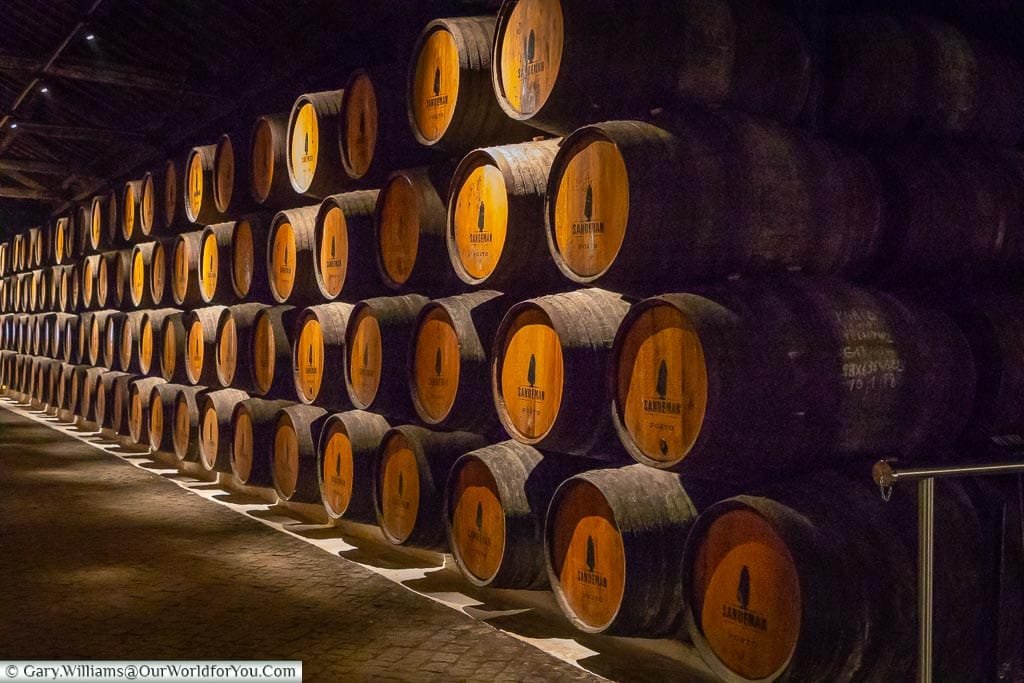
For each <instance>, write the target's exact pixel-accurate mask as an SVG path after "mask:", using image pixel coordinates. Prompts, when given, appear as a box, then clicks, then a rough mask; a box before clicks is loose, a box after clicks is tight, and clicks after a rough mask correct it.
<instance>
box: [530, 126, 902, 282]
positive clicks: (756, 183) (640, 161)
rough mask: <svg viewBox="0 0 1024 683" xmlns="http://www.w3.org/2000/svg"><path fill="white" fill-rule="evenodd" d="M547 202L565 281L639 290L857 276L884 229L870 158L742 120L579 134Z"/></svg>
mask: <svg viewBox="0 0 1024 683" xmlns="http://www.w3.org/2000/svg"><path fill="white" fill-rule="evenodd" d="M670 130H671V131H673V132H670ZM736 164H740V165H741V166H740V167H741V168H742V172H740V171H739V169H738V167H737V166H736ZM667 178H671V181H669V183H670V186H671V188H672V189H671V190H670V189H668V188H669V185H666V184H665V179H667ZM545 202H546V216H545V218H546V221H547V236H548V248H549V249H550V251H551V255H552V257H553V258H554V260H555V264H556V265H557V266H558V268H559V269H560V270H561V271H562V273H563V275H565V276H566V277H568V278H569V279H570V280H572V281H574V282H578V283H595V282H596V283H600V284H601V285H602V286H608V287H611V288H613V289H616V290H618V291H631V292H638V293H643V292H647V293H659V292H660V291H664V288H665V287H670V286H672V284H673V283H675V284H676V285H678V284H680V283H684V282H693V281H698V280H708V279H713V278H718V277H722V276H725V275H730V274H733V273H758V272H764V271H772V270H783V269H802V270H804V271H806V272H810V273H833V272H843V273H848V274H855V273H859V272H861V271H863V270H865V269H866V267H867V266H868V265H869V262H870V259H871V258H872V257H873V256H874V254H875V251H876V250H877V249H878V247H879V244H880V241H881V238H882V228H883V211H882V207H883V204H882V197H881V190H880V186H879V180H878V177H877V175H876V173H875V171H874V170H873V168H872V167H871V165H870V163H868V161H867V159H866V158H865V157H863V156H861V155H859V154H857V153H853V152H849V151H847V150H845V149H842V148H840V147H837V146H835V145H832V144H829V143H827V142H824V141H821V140H818V139H814V138H810V137H807V136H805V135H803V134H800V133H797V132H795V131H793V130H792V129H786V128H782V127H781V126H777V125H775V124H771V123H769V122H765V121H759V120H756V119H753V118H750V117H746V116H743V115H740V114H731V113H700V112H696V111H694V112H692V116H688V117H687V118H686V120H682V119H679V120H677V121H674V122H670V123H666V124H665V127H662V128H659V127H657V126H654V125H652V124H648V123H641V122H628V121H618V122H607V123H601V124H597V125H594V126H587V127H585V128H581V129H580V130H578V131H576V132H575V133H573V134H572V135H570V136H569V137H567V138H566V139H565V140H564V141H563V143H562V146H561V148H560V149H559V152H558V155H557V156H556V157H555V161H554V163H553V165H552V168H551V173H550V176H549V179H548V189H547V195H546V198H545ZM724 226H729V229H728V230H726V229H724ZM655 245H656V246H655ZM659 288H660V289H659Z"/></svg>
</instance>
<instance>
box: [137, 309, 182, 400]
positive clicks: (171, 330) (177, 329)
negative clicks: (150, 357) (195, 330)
mask: <svg viewBox="0 0 1024 683" xmlns="http://www.w3.org/2000/svg"><path fill="white" fill-rule="evenodd" d="M184 316H185V314H184V313H181V312H176V313H171V314H169V315H167V316H164V317H163V319H162V320H161V321H160V341H159V348H157V337H156V336H154V337H153V342H154V344H153V353H154V355H157V352H158V351H159V358H160V376H161V377H163V378H164V379H165V380H167V381H168V382H172V383H174V384H187V383H188V373H187V371H186V369H185V365H186V362H187V361H186V358H185V355H186V351H187V344H186V342H187V341H188V328H186V327H185V320H184ZM154 329H155V328H154ZM143 333H145V330H143Z"/></svg>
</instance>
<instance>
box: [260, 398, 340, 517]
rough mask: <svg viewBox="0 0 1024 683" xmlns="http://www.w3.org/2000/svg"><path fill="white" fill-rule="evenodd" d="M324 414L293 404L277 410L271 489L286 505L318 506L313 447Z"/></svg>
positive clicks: (324, 418)
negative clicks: (303, 504)
mask: <svg viewBox="0 0 1024 683" xmlns="http://www.w3.org/2000/svg"><path fill="white" fill-rule="evenodd" d="M326 420H327V411H326V410H324V409H323V408H317V407H315V406H306V405H295V406H291V407H290V408H285V409H283V410H280V411H278V413H277V419H276V420H275V426H274V441H273V444H274V446H273V452H274V488H275V489H276V490H277V495H278V496H280V498H281V500H286V501H288V502H290V503H319V502H320V489H319V485H318V484H317V481H318V477H317V444H318V443H319V442H320V432H321V431H322V430H323V426H324V422H325V421H326Z"/></svg>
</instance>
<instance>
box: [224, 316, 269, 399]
mask: <svg viewBox="0 0 1024 683" xmlns="http://www.w3.org/2000/svg"><path fill="white" fill-rule="evenodd" d="M265 308H270V307H269V306H268V305H267V304H257V303H253V304H237V305H235V306H228V307H227V308H225V309H224V310H223V311H221V314H220V317H219V318H218V320H217V357H216V368H217V385H218V386H221V387H234V388H235V389H242V390H244V391H251V390H253V389H255V387H256V373H255V368H254V367H253V365H252V364H251V363H249V362H247V360H246V359H247V354H246V350H247V349H249V348H251V347H252V341H253V337H254V336H255V332H256V316H257V314H258V313H259V312H260V311H262V310H263V309H265ZM240 351H241V353H240ZM240 361H241V362H240Z"/></svg>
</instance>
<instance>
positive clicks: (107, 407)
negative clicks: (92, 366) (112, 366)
mask: <svg viewBox="0 0 1024 683" xmlns="http://www.w3.org/2000/svg"><path fill="white" fill-rule="evenodd" d="M137 378H138V375H132V374H129V373H127V372H121V371H119V370H111V371H110V372H107V373H104V374H103V375H101V376H100V384H99V386H98V387H97V390H96V391H97V393H96V422H97V423H98V424H99V425H100V426H101V427H105V428H107V429H109V430H111V431H112V432H114V434H117V435H120V434H121V431H122V428H126V427H127V420H126V419H125V418H127V417H128V411H127V410H126V406H127V403H128V401H127V399H128V382H129V381H131V380H134V379H137ZM119 386H120V389H119V388H118V387H119ZM125 432H127V429H125Z"/></svg>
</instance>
